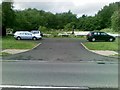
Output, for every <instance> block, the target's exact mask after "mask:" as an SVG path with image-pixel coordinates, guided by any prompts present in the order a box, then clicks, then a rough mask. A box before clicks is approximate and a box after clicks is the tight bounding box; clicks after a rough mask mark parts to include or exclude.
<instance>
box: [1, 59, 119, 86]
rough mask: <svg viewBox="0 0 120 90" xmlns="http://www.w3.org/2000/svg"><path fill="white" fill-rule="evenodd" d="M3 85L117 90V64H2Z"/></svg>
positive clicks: (25, 62)
mask: <svg viewBox="0 0 120 90" xmlns="http://www.w3.org/2000/svg"><path fill="white" fill-rule="evenodd" d="M2 85H6V86H10V85H11V86H12V85H14V86H19V87H20V86H21V87H22V86H26V87H27V86H31V87H32V86H39V87H40V86H46V87H52V86H53V87H54V86H56V87H59V86H62V87H65V86H67V87H69V86H73V87H75V86H76V87H89V88H97V87H99V88H102V87H104V88H117V87H118V64H117V63H116V62H105V63H104V64H100V63H97V62H84V61H83V62H81V63H62V62H41V61H14V62H12V61H11V62H4V61H3V62H2Z"/></svg>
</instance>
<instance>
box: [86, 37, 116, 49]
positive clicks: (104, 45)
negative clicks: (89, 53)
mask: <svg viewBox="0 0 120 90" xmlns="http://www.w3.org/2000/svg"><path fill="white" fill-rule="evenodd" d="M84 45H85V46H86V47H87V48H88V49H90V50H112V51H118V39H116V40H115V41H114V42H86V43H84Z"/></svg>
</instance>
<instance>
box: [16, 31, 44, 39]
mask: <svg viewBox="0 0 120 90" xmlns="http://www.w3.org/2000/svg"><path fill="white" fill-rule="evenodd" d="M14 37H15V38H16V39H17V40H21V39H33V40H37V39H41V38H42V37H41V35H38V34H33V33H31V32H29V31H16V32H15V33H14Z"/></svg>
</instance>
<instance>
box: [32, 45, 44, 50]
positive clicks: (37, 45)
mask: <svg viewBox="0 0 120 90" xmlns="http://www.w3.org/2000/svg"><path fill="white" fill-rule="evenodd" d="M41 44H42V43H38V44H37V45H36V46H35V47H33V48H32V49H31V50H33V49H35V48H36V47H38V46H39V45H41Z"/></svg>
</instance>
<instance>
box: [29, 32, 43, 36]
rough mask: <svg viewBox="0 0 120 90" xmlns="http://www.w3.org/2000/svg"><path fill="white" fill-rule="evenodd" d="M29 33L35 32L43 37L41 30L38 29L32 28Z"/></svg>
mask: <svg viewBox="0 0 120 90" xmlns="http://www.w3.org/2000/svg"><path fill="white" fill-rule="evenodd" d="M31 33H33V34H35V35H40V36H42V37H43V34H42V32H40V31H39V30H32V31H31Z"/></svg>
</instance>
